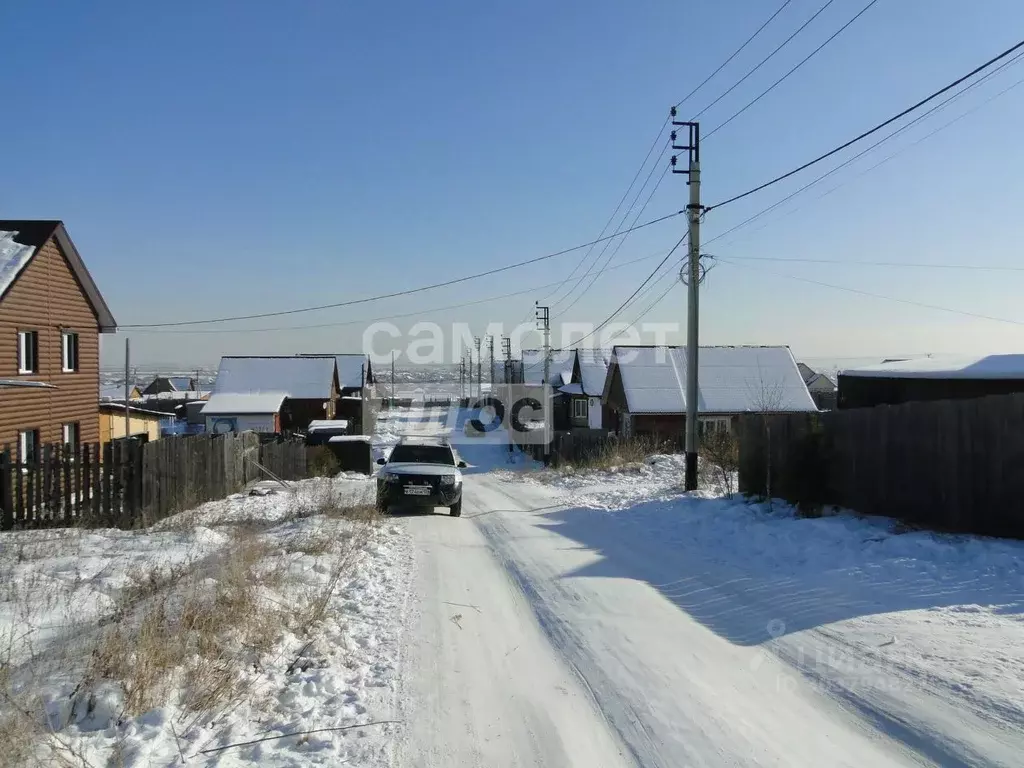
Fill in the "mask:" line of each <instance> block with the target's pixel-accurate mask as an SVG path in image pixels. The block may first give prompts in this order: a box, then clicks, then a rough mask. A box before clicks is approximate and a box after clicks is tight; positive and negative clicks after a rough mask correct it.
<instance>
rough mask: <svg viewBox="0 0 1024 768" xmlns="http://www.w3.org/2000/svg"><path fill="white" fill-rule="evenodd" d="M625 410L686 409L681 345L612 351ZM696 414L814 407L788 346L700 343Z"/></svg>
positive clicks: (684, 352)
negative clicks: (626, 408)
mask: <svg viewBox="0 0 1024 768" xmlns="http://www.w3.org/2000/svg"><path fill="white" fill-rule="evenodd" d="M612 355H613V361H614V362H616V363H617V365H618V367H619V371H620V374H621V376H622V385H623V389H624V391H625V395H626V404H627V406H628V408H629V411H630V412H631V413H685V412H686V396H685V392H686V348H685V347H629V346H617V347H615V349H614V350H613V351H612ZM698 368H699V370H698V376H697V382H698V383H697V387H698V395H699V402H698V404H697V408H698V411H699V412H700V413H747V412H760V411H765V410H771V411H782V412H793V411H817V410H818V409H817V407H816V406H815V404H814V401H813V400H812V399H811V395H810V393H809V392H808V391H807V386H806V385H805V384H804V380H803V377H802V376H801V375H800V371H799V370H798V369H797V367H796V361H795V360H794V359H793V354H792V353H791V352H790V350H789V347H701V348H700V354H699V355H698Z"/></svg>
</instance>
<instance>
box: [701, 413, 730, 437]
mask: <svg viewBox="0 0 1024 768" xmlns="http://www.w3.org/2000/svg"><path fill="white" fill-rule="evenodd" d="M699 423H700V431H701V434H703V435H709V434H716V435H717V434H725V435H727V434H729V431H730V423H729V417H728V416H718V417H715V416H709V417H707V418H703V419H701V420H700V422H699Z"/></svg>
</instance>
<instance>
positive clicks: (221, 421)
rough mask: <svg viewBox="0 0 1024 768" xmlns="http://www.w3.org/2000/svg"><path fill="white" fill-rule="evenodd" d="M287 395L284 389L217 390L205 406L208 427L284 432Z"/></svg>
mask: <svg viewBox="0 0 1024 768" xmlns="http://www.w3.org/2000/svg"><path fill="white" fill-rule="evenodd" d="M287 397H288V395H287V394H286V393H284V392H261V393H234V392H223V393H215V394H213V395H212V396H211V397H210V399H209V400H207V401H206V405H205V406H204V407H203V417H204V419H205V421H206V431H207V432H212V433H214V434H219V433H224V432H245V431H248V430H251V431H253V432H280V431H281V409H282V407H283V406H284V403H285V400H286V399H287Z"/></svg>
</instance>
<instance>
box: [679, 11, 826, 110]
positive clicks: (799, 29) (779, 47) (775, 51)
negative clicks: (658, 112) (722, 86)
mask: <svg viewBox="0 0 1024 768" xmlns="http://www.w3.org/2000/svg"><path fill="white" fill-rule="evenodd" d="M834 2H835V0H828V2H826V3H825V4H824V5H823V6H821V8H819V9H818V10H817V11H815V12H814V15H813V16H811V18H809V19H808V20H807V21H805V22H804V23H803V24H801V25H800V26H799V27H798V28H797V30H796V32H794V33H793V34H792V35H790V36H789V37H787V38H786V39H785V40H783V41H782V42H781V43H780V44H779V46H778V47H777V48H776V49H775V50H774V51H772V52H771V53H769V54H768V55H767V56H765V57H764V58H763V59H761V61H760V62H759V63H758V64H757V66H755V67H754V68H753V69H752V70H750V71H749V72H747V74H745V75H744V76H743V77H741V78H740V79H739V80H737V81H736V82H735V83H733V84H732V86H731V87H730V88H729V89H728V90H726V92H725V93H723V94H722V95H720V96H719V97H718V98H717V99H715V100H714V101H712V102H711V103H710V104H708V105H707V106H706V107H704V109H702V110H701V111H700V112H698V113H697V114H696V115H694V116H693V117H691V118H690V120H691V121H694V120H696V119H697V118H698V117H700V116H701V115H703V114H704V113H705V112H707V111H708V110H709V109H711V108H712V107H713V106H715V104H717V103H718V102H720V101H721V100H722V99H724V98H725V97H726V96H728V95H729V94H730V93H732V92H733V91H734V90H736V89H737V88H738V87H739V86H740V85H741V84H742V83H743V82H744V81H745V80H746V79H747V78H748V77H750V76H751V75H752V74H754V73H755V72H757V70H759V69H760V68H761V67H763V66H764V65H765V64H767V63H768V61H769V60H770V59H771V58H772V57H773V56H775V54H777V53H778V52H779V51H781V50H782V49H783V48H785V47H786V45H787V44H788V43H789V41H790V40H792V39H793V38H794V37H796V36H797V35H799V34H800V33H801V32H803V31H804V29H805V28H806V27H807V25H808V24H810V23H811V22H812V21H814V20H815V19H816V18H818V16H819V15H820V14H821V12H822V11H824V10H825V9H826V8H828V7H829V6H830V5H832V3H834Z"/></svg>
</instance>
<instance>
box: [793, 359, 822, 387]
mask: <svg viewBox="0 0 1024 768" xmlns="http://www.w3.org/2000/svg"><path fill="white" fill-rule="evenodd" d="M796 367H797V369H798V370H799V371H800V375H801V376H803V377H804V382H805V383H807V384H810V383H811V379H813V378H814V377H815V376H817V375H818V373H817V371H815V370H814V369H813V368H811V366H809V365H807V363H797V364H796Z"/></svg>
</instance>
